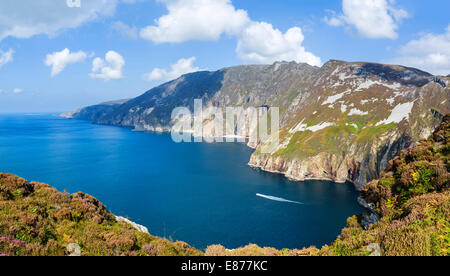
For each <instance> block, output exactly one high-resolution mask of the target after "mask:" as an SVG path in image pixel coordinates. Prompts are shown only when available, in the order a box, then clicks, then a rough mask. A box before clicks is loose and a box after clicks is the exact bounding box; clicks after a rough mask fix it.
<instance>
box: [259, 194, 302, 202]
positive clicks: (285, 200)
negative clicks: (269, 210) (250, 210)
mask: <svg viewBox="0 0 450 276" xmlns="http://www.w3.org/2000/svg"><path fill="white" fill-rule="evenodd" d="M256 196H259V197H262V198H265V199H269V200H273V201H278V202H287V203H294V204H300V205H303V204H304V203H302V202H298V201H292V200H287V199H284V198H281V197H275V196H268V195H262V194H256Z"/></svg>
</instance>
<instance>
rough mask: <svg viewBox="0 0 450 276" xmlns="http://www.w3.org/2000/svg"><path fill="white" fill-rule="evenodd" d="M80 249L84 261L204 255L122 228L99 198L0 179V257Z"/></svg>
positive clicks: (11, 178)
mask: <svg viewBox="0 0 450 276" xmlns="http://www.w3.org/2000/svg"><path fill="white" fill-rule="evenodd" d="M73 243H75V244H77V245H79V246H80V248H81V253H82V255H84V256H90V255H94V256H154V255H159V256H183V255H199V254H201V252H200V251H198V250H195V249H193V248H192V247H190V246H189V245H187V244H185V243H183V242H172V241H169V240H166V239H162V238H157V237H153V236H151V235H149V234H146V233H141V232H139V231H137V230H136V229H134V228H133V227H132V226H131V225H128V224H126V223H119V222H117V221H116V220H115V217H114V216H113V215H112V214H111V213H109V212H108V211H107V209H106V207H105V206H104V205H103V204H102V203H101V202H99V201H98V200H97V199H95V198H94V197H92V196H90V195H87V194H84V193H76V194H72V195H69V194H67V193H60V192H58V191H57V190H56V189H54V188H51V187H50V186H48V185H46V184H42V183H37V182H28V181H26V180H24V179H22V178H19V177H17V176H14V175H10V174H0V255H2V256H24V255H25V256H42V255H45V256H64V255H69V253H70V252H67V250H66V248H67V246H68V245H69V244H73Z"/></svg>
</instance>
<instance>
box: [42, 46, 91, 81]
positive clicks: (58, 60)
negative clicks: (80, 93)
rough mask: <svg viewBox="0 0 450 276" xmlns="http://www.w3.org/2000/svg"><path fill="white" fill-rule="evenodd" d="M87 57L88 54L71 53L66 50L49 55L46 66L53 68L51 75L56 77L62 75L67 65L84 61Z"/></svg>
mask: <svg viewBox="0 0 450 276" xmlns="http://www.w3.org/2000/svg"><path fill="white" fill-rule="evenodd" d="M86 57H87V54H86V53H85V52H83V51H78V52H75V53H71V52H70V50H69V49H67V48H66V49H64V50H62V51H61V52H54V53H53V54H48V55H47V58H46V59H45V65H47V66H51V67H52V73H51V75H52V77H54V76H56V75H58V74H59V73H61V72H62V71H63V70H64V68H66V66H67V65H69V64H74V63H78V62H81V61H84V60H85V59H86Z"/></svg>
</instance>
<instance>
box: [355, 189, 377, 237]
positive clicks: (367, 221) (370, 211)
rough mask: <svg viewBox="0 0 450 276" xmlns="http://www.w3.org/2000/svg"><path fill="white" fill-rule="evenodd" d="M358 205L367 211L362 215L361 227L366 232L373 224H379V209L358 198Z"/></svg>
mask: <svg viewBox="0 0 450 276" xmlns="http://www.w3.org/2000/svg"><path fill="white" fill-rule="evenodd" d="M358 203H359V205H361V207H363V208H364V209H366V212H364V213H363V214H362V220H361V225H362V226H363V228H364V229H365V230H368V229H369V228H370V226H371V225H372V224H375V223H377V222H378V221H379V220H380V216H379V215H378V214H377V208H376V207H375V204H373V203H367V202H366V200H365V199H364V198H362V197H359V198H358Z"/></svg>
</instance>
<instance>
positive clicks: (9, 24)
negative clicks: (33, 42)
mask: <svg viewBox="0 0 450 276" xmlns="http://www.w3.org/2000/svg"><path fill="white" fill-rule="evenodd" d="M117 3H118V0H86V1H82V3H81V6H80V7H79V8H78V7H77V8H70V7H69V6H68V2H66V1H63V0H60V1H55V0H39V1H36V0H20V1H17V0H2V1H0V40H2V39H4V38H6V37H10V36H11V37H16V38H29V37H31V36H34V35H38V34H45V35H49V36H53V35H56V34H57V33H58V32H60V31H62V30H65V29H70V28H76V27H79V26H80V25H82V24H83V23H86V22H88V21H92V20H96V19H98V18H101V17H104V16H111V15H113V13H114V11H115V9H116V6H117Z"/></svg>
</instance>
